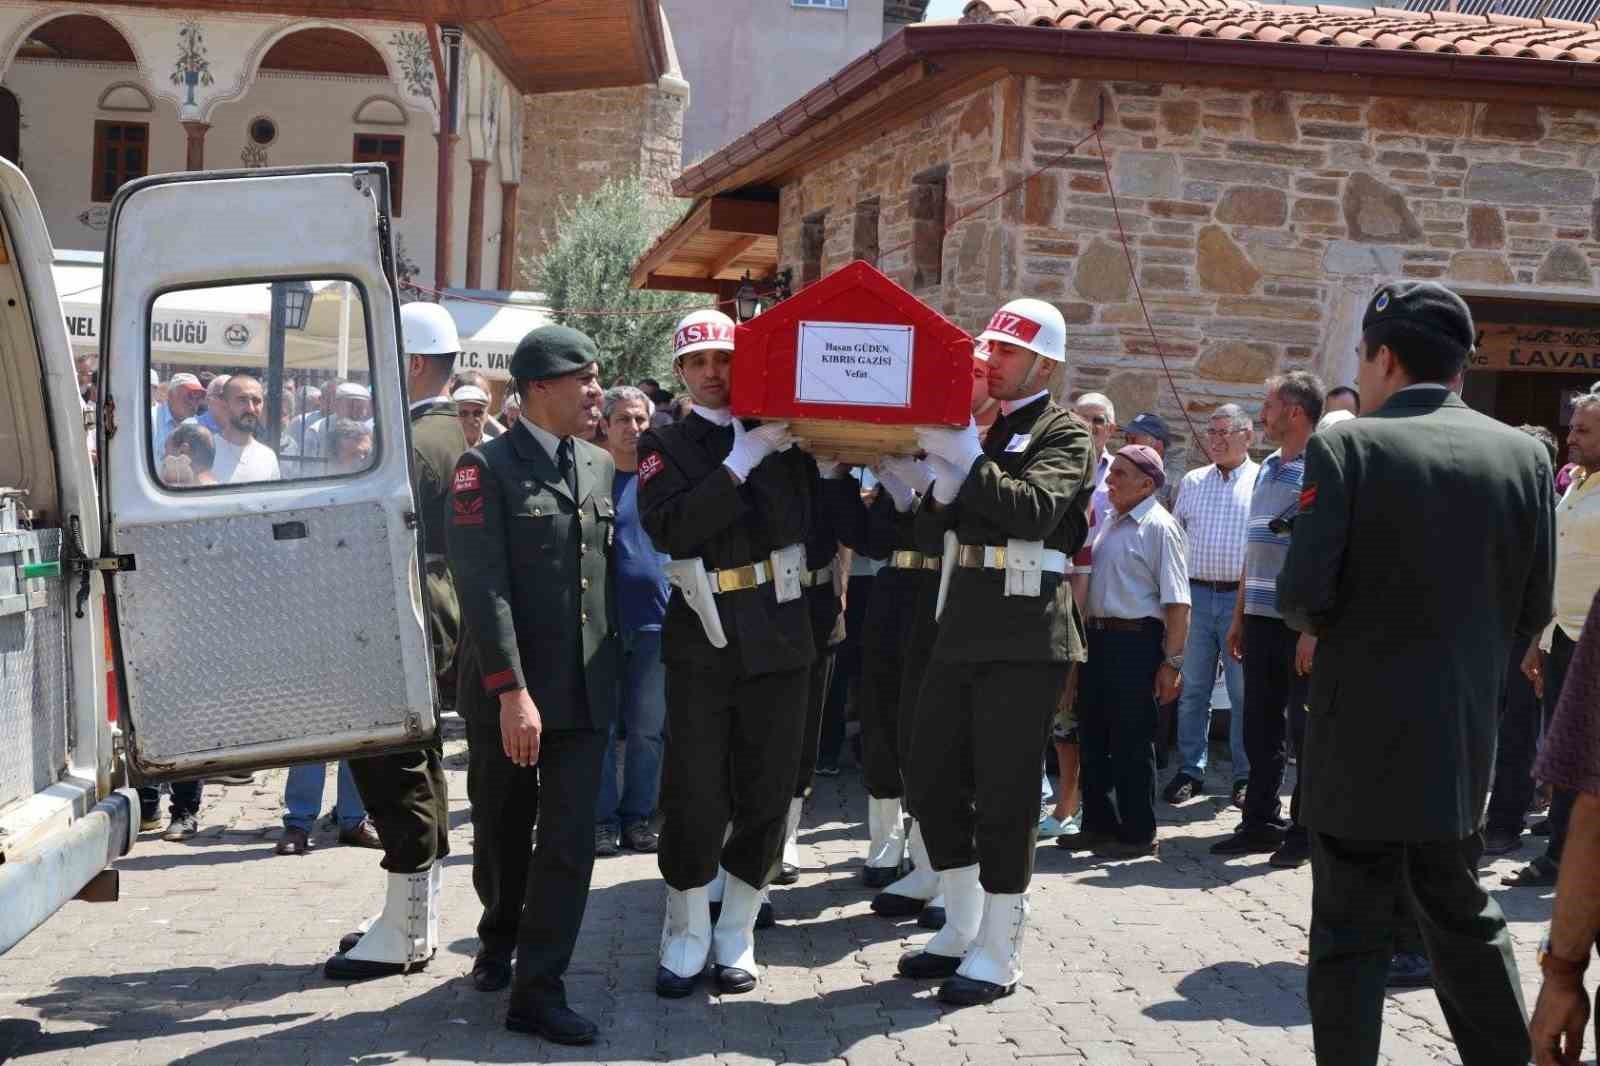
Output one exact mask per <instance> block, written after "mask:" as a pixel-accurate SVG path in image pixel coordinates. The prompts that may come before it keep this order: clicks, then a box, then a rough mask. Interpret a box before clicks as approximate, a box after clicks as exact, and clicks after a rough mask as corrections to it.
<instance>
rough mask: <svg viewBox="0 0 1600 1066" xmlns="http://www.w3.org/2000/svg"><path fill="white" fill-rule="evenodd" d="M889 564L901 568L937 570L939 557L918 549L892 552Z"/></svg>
mask: <svg viewBox="0 0 1600 1066" xmlns="http://www.w3.org/2000/svg"><path fill="white" fill-rule="evenodd" d="M889 565H890V566H892V567H895V568H896V569H899V570H937V569H939V557H938V556H937V555H926V554H924V553H922V552H917V551H897V552H890V553H889Z"/></svg>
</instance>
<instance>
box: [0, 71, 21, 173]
mask: <svg viewBox="0 0 1600 1066" xmlns="http://www.w3.org/2000/svg"><path fill="white" fill-rule="evenodd" d="M0 156H3V157H4V158H6V159H9V160H11V161H12V162H13V163H16V164H17V165H18V166H21V165H22V105H21V104H19V103H17V97H16V94H15V93H13V92H12V91H11V90H10V89H3V88H0Z"/></svg>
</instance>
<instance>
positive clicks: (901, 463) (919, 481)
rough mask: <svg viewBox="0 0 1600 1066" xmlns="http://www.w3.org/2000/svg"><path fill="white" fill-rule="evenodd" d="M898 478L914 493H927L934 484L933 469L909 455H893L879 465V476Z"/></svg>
mask: <svg viewBox="0 0 1600 1066" xmlns="http://www.w3.org/2000/svg"><path fill="white" fill-rule="evenodd" d="M884 474H888V475H890V476H892V477H897V478H899V479H900V481H901V482H902V483H903V484H905V485H906V487H907V488H909V489H911V491H913V492H921V493H926V492H927V491H928V486H930V485H932V484H933V468H932V467H931V466H929V465H928V464H927V463H925V462H923V461H922V460H920V459H913V458H911V457H910V456H909V455H891V456H889V457H888V458H887V459H885V460H883V462H881V463H879V464H878V476H879V477H882V476H883V475H884Z"/></svg>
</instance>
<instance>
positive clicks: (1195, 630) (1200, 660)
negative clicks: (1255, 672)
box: [1178, 584, 1250, 781]
mask: <svg viewBox="0 0 1600 1066" xmlns="http://www.w3.org/2000/svg"><path fill="white" fill-rule="evenodd" d="M1237 597H1238V593H1237V592H1218V591H1217V590H1215V589H1208V588H1206V587H1205V586H1204V585H1195V584H1191V585H1190V586H1189V598H1190V606H1189V639H1188V641H1187V642H1186V643H1185V644H1184V646H1183V693H1182V695H1180V696H1179V697H1178V758H1179V760H1180V761H1181V762H1182V764H1183V766H1182V771H1183V772H1184V773H1186V774H1188V775H1189V776H1190V777H1192V778H1194V779H1195V780H1196V781H1204V780H1205V779H1206V749H1207V747H1208V746H1209V739H1210V734H1211V690H1212V688H1214V687H1215V685H1216V682H1217V659H1218V657H1220V658H1221V659H1222V681H1223V684H1225V685H1226V686H1227V687H1228V703H1229V704H1230V705H1231V707H1232V709H1231V710H1230V711H1229V712H1228V744H1229V746H1230V747H1231V748H1232V749H1233V779H1234V780H1235V781H1243V780H1244V779H1245V778H1247V777H1249V776H1250V758H1249V756H1247V755H1246V754H1245V753H1244V665H1243V664H1242V663H1240V662H1238V661H1236V660H1235V659H1234V657H1233V656H1231V655H1229V654H1228V648H1227V641H1228V626H1229V624H1230V623H1232V621H1233V604H1234V601H1235V599H1236V598H1237ZM1245 653H1246V654H1249V649H1248V648H1247V649H1245Z"/></svg>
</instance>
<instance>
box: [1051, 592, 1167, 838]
mask: <svg viewBox="0 0 1600 1066" xmlns="http://www.w3.org/2000/svg"><path fill="white" fill-rule="evenodd" d="M1165 632H1166V627H1165V626H1164V625H1162V624H1161V623H1160V622H1157V621H1156V620H1154V619H1150V620H1149V621H1148V622H1146V623H1145V625H1144V627H1143V628H1142V629H1140V630H1138V631H1127V632H1125V631H1121V630H1106V629H1091V630H1089V661H1088V662H1086V663H1084V664H1083V667H1082V670H1083V673H1082V675H1081V676H1080V678H1079V681H1078V759H1079V764H1078V765H1079V771H1078V773H1079V778H1078V781H1079V788H1080V790H1081V792H1082V795H1083V831H1084V832H1085V833H1109V834H1111V835H1112V836H1115V837H1116V838H1117V839H1118V840H1120V841H1123V842H1125V843H1129V844H1148V843H1149V842H1150V841H1152V840H1154V839H1155V837H1156V745H1155V739H1156V716H1157V713H1158V710H1159V708H1157V706H1156V699H1155V692H1154V689H1155V682H1156V669H1157V668H1158V667H1160V665H1161V659H1162V655H1161V640H1162V636H1163V635H1164V634H1165ZM1059 695H1060V692H1059V690H1058V691H1057V696H1059Z"/></svg>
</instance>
